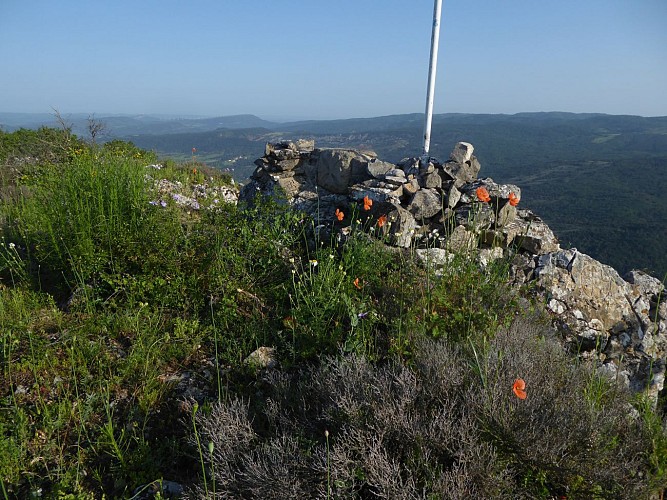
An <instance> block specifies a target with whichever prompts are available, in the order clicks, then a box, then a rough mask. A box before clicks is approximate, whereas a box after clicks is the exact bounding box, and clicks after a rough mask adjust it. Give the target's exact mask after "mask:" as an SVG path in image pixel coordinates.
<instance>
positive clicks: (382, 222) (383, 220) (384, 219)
mask: <svg viewBox="0 0 667 500" xmlns="http://www.w3.org/2000/svg"><path fill="white" fill-rule="evenodd" d="M386 223H387V216H386V215H381V216H380V217H378V222H377V224H378V227H382V226H384V225H385V224H386Z"/></svg>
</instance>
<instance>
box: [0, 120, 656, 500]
mask: <svg viewBox="0 0 667 500" xmlns="http://www.w3.org/2000/svg"><path fill="white" fill-rule="evenodd" d="M230 183H231V179H230V178H229V177H228V176H226V175H222V174H221V173H220V172H218V171H216V170H213V169H210V168H207V167H206V166H205V165H202V164H201V163H199V162H197V158H196V157H191V158H190V159H189V161H188V162H185V163H175V162H174V161H172V160H168V161H158V158H157V157H156V156H155V154H154V153H150V152H146V151H144V150H142V149H139V148H137V147H135V146H134V145H133V144H131V143H127V142H121V141H112V142H109V143H107V144H105V145H104V146H95V145H90V144H87V143H85V142H83V141H81V140H80V139H78V138H77V137H75V136H74V135H72V134H71V133H70V132H69V131H68V130H61V131H58V130H53V129H40V130H36V131H31V130H19V131H16V132H13V133H0V200H1V205H0V345H1V350H0V366H1V369H2V377H0V402H1V403H0V404H1V408H2V412H0V433H1V436H2V438H1V439H0V498H37V497H41V498H150V497H156V495H157V497H158V498H159V497H161V496H162V493H155V492H156V491H159V490H161V489H162V490H169V491H175V490H178V489H179V488H183V489H184V491H185V492H187V493H188V494H189V495H190V496H192V497H199V498H296V497H303V498H508V499H510V498H512V499H513V498H545V499H548V498H563V497H564V498H628V499H635V498H648V497H649V496H650V495H651V494H658V492H659V491H661V490H662V489H664V488H665V487H667V430H666V428H665V421H664V420H663V419H664V415H663V414H662V408H663V406H664V404H663V402H660V403H659V404H658V408H657V410H654V409H652V407H651V405H650V404H649V403H648V402H647V401H644V400H643V399H641V398H639V397H632V396H631V395H630V394H628V393H627V392H626V391H625V390H624V389H622V387H621V386H620V385H617V384H616V383H614V382H613V381H609V380H607V379H605V378H603V377H602V376H601V375H599V374H598V373H597V372H596V370H595V366H589V365H588V364H587V363H586V362H584V361H581V360H577V359H574V358H571V357H569V356H567V355H566V354H565V353H564V352H563V350H562V348H561V346H560V344H559V343H558V341H557V340H558V332H555V331H553V330H552V329H551V328H550V327H549V326H548V325H549V321H548V318H546V317H545V314H544V313H543V312H542V308H541V307H540V304H536V303H532V302H531V301H530V300H528V299H527V298H526V297H524V295H526V296H528V295H527V292H528V291H522V292H521V293H519V292H518V291H516V290H513V289H510V288H509V287H507V286H506V285H505V280H506V278H507V271H508V267H509V266H508V265H507V262H502V261H500V262H497V264H495V265H493V266H491V267H488V268H487V269H486V270H485V271H482V270H480V269H479V267H478V265H477V264H476V263H475V262H474V261H473V260H472V259H470V258H467V257H465V256H464V255H460V256H457V257H456V258H455V260H453V261H452V262H451V263H450V264H449V265H448V267H446V268H445V269H444V271H443V273H442V274H441V275H439V276H436V275H435V274H434V273H433V272H432V271H429V270H427V269H424V268H422V267H419V266H418V265H417V264H416V263H415V260H414V259H413V255H412V252H411V250H410V249H408V250H405V251H396V250H390V249H389V248H388V247H386V246H385V245H383V243H382V241H378V240H377V239H376V238H375V237H374V236H373V235H374V233H375V231H374V228H373V227H367V226H364V225H362V224H355V225H352V226H350V238H349V240H348V241H347V242H346V243H345V244H344V245H340V244H338V243H337V242H336V241H323V240H319V239H318V236H317V235H318V234H320V233H319V232H318V231H316V227H317V225H318V222H319V221H313V220H308V219H306V218H304V217H303V215H302V214H300V213H296V212H293V211H291V210H290V209H289V208H287V207H286V206H285V205H284V204H281V203H279V202H275V201H273V202H272V201H267V202H266V203H264V204H260V205H259V206H257V207H255V208H253V209H244V207H237V206H236V205H235V204H231V203H224V202H221V200H220V199H219V193H221V192H223V190H224V189H227V188H228V187H229V185H230ZM193 201H196V203H194V202H193ZM524 292H525V293H524ZM262 347H263V348H264V349H260V350H259V351H256V350H257V349H258V348H262ZM253 352H255V354H254V355H251V354H252V353H253ZM259 353H261V354H263V355H264V356H268V357H269V359H268V361H262V356H260V355H259ZM545 367H549V369H548V370H545ZM164 494H165V495H168V493H166V492H165V493H164ZM162 497H163V496H162Z"/></svg>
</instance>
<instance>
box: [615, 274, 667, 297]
mask: <svg viewBox="0 0 667 500" xmlns="http://www.w3.org/2000/svg"><path fill="white" fill-rule="evenodd" d="M623 278H625V281H627V282H628V283H630V284H631V285H634V287H633V288H635V289H637V290H638V292H639V293H641V294H643V295H647V296H650V297H651V296H654V297H658V296H659V295H660V293H661V292H662V291H663V290H664V289H665V287H664V285H663V284H662V281H660V280H659V279H657V278H654V277H653V276H651V275H650V274H646V273H645V272H643V271H638V270H632V271H630V272H628V273H627V274H626V275H625V276H623Z"/></svg>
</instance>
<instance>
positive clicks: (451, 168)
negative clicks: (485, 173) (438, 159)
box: [440, 161, 479, 187]
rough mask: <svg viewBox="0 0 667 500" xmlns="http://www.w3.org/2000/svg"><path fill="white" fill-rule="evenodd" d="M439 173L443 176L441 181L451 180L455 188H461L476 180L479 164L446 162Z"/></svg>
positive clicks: (475, 162)
mask: <svg viewBox="0 0 667 500" xmlns="http://www.w3.org/2000/svg"><path fill="white" fill-rule="evenodd" d="M440 172H441V175H443V181H447V180H453V181H454V183H455V185H456V187H461V186H463V185H464V184H467V183H470V182H472V181H474V180H475V179H476V178H477V173H478V172H479V162H477V161H474V162H472V161H468V162H467V163H456V162H454V161H448V162H447V163H445V164H444V165H442V169H441V170H440Z"/></svg>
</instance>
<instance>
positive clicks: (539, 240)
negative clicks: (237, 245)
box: [240, 141, 558, 253]
mask: <svg viewBox="0 0 667 500" xmlns="http://www.w3.org/2000/svg"><path fill="white" fill-rule="evenodd" d="M255 164H256V165H257V169H256V170H255V172H254V174H253V175H252V178H251V181H250V183H248V184H247V185H246V186H244V188H243V189H242V191H241V194H240V201H245V202H248V203H252V201H253V199H254V197H255V196H256V195H257V194H258V193H261V194H262V195H264V196H267V195H268V196H279V197H281V196H282V197H284V199H285V200H286V201H287V202H288V203H290V204H291V205H293V206H294V207H295V208H297V209H299V210H302V211H304V212H305V213H306V214H308V215H309V216H311V217H312V218H313V219H314V220H315V221H316V222H317V223H318V224H332V223H334V222H336V218H335V214H336V209H338V210H339V211H342V212H343V213H344V214H346V215H347V216H348V218H351V217H352V216H353V215H354V216H355V218H356V217H361V216H363V217H364V219H368V218H369V217H370V218H374V219H375V220H377V219H378V218H380V217H382V216H385V217H386V218H387V221H388V222H389V224H388V225H387V227H388V230H387V234H386V236H387V237H388V239H389V241H390V242H391V244H393V245H395V246H399V247H404V248H408V247H411V246H416V247H419V246H428V247H429V248H433V247H437V248H443V249H449V250H456V251H458V250H461V245H463V246H469V245H470V244H472V243H470V242H475V243H481V245H482V246H489V247H490V246H498V245H500V246H502V247H504V248H507V247H509V245H510V244H512V242H513V241H514V240H515V239H516V237H517V236H519V235H520V236H521V238H520V239H519V240H517V242H518V244H519V246H520V247H523V248H525V249H526V250H529V251H535V252H536V253H544V252H547V251H553V250H556V249H558V243H557V240H556V238H555V236H554V234H553V232H552V231H551V230H550V229H549V227H548V226H547V225H546V224H545V223H544V222H543V221H542V220H541V219H540V218H539V217H537V216H536V215H535V214H533V213H532V212H530V211H529V210H517V208H516V207H515V206H513V205H512V204H510V203H509V198H510V195H513V196H514V197H516V199H517V200H518V199H519V198H520V197H521V190H520V189H519V188H518V187H517V186H513V185H500V184H496V183H495V182H493V180H492V179H488V178H487V179H477V173H478V172H479V170H480V164H479V161H478V160H477V158H476V157H475V156H474V155H473V146H472V145H471V144H468V143H464V142H461V143H458V144H457V145H456V148H454V151H453V152H452V154H451V158H450V160H449V161H447V162H445V163H439V162H438V161H437V160H436V159H433V158H431V159H430V161H429V162H428V164H426V165H422V164H421V162H420V160H419V159H417V158H406V159H405V160H402V161H401V162H399V163H398V164H396V165H395V164H393V163H388V162H384V161H380V160H378V159H377V157H376V155H375V154H374V153H372V152H361V151H355V150H350V149H315V148H314V142H313V141H297V142H291V141H283V142H279V143H276V144H267V146H266V151H265V155H264V157H262V158H260V159H259V160H257V161H256V162H255ZM480 187H484V188H485V189H486V190H487V192H488V194H489V196H490V201H489V202H488V203H482V202H481V201H480V200H479V199H478V198H477V196H476V191H477V189H478V188H480ZM365 198H366V199H369V200H371V201H372V206H371V209H370V210H369V211H368V213H365V211H363V210H361V207H362V203H363V200H364V199H365ZM340 222H343V224H342V225H345V221H340ZM434 235H437V237H436V236H434Z"/></svg>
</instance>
